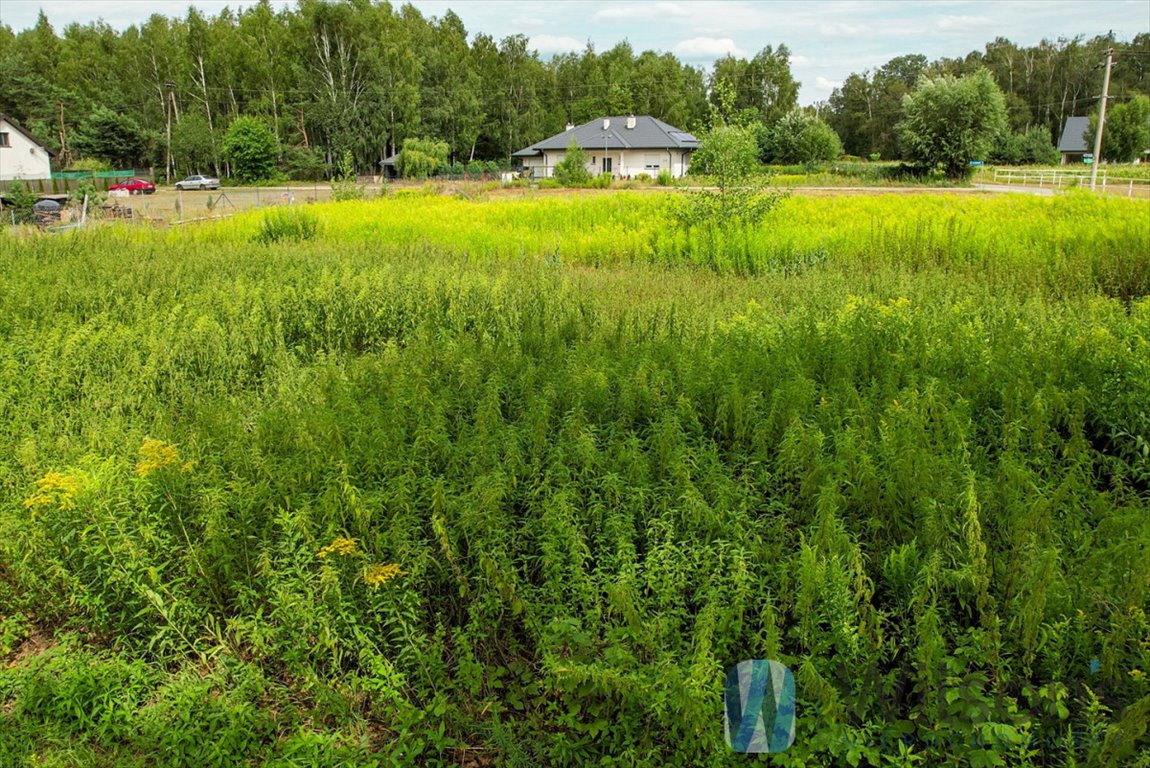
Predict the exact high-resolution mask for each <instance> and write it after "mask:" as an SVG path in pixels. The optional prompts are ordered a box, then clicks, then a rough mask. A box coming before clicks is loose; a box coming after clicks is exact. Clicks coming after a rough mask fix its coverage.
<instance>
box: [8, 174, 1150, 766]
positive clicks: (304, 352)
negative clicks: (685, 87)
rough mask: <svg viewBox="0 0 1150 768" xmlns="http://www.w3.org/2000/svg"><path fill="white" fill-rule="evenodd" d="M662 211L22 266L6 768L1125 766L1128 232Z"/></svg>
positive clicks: (1137, 231)
mask: <svg viewBox="0 0 1150 768" xmlns="http://www.w3.org/2000/svg"><path fill="white" fill-rule="evenodd" d="M665 205H666V202H665V199H664V198H663V197H662V196H660V195H651V194H634V195H631V194H624V193H620V194H613V195H601V196H584V197H574V198H560V199H542V198H533V197H524V198H521V199H514V200H497V201H479V200H474V201H467V200H452V199H444V198H437V197H428V196H425V195H419V194H415V193H412V194H401V195H396V196H394V197H392V198H389V199H386V200H382V201H374V202H363V203H342V204H331V205H323V206H315V207H312V208H309V209H308V210H309V211H310V212H314V214H315V218H314V219H312V218H310V217H309V218H308V220H307V226H306V230H307V231H308V232H310V233H312V234H310V235H309V238H310V239H301V240H291V241H289V240H279V241H276V239H275V238H263V239H264V240H265V242H260V239H261V237H260V233H261V231H267V229H266V228H267V227H268V226H269V223H268V222H271V224H270V225H271V226H273V228H275V227H280V228H286V229H285V231H287V230H291V231H293V232H294V231H295V230H294V229H293V227H294V226H295V225H294V224H292V226H288V224H289V223H291V222H288V220H286V219H284V220H283V222H280V220H279V219H276V220H274V221H273V220H270V219H265V218H264V216H263V214H261V213H252V214H248V215H244V216H239V217H236V218H232V219H228V220H226V221H223V222H219V223H212V224H205V225H203V226H200V227H197V228H190V229H181V230H178V231H152V230H141V229H132V228H130V227H125V226H110V227H105V228H100V229H95V230H91V231H81V232H75V233H71V234H70V235H68V236H58V237H27V236H18V235H16V234H13V233H8V234H0V765H16V766H23V765H61V766H63V765H68V766H72V765H79V766H102V765H109V764H115V765H127V766H159V765H163V766H183V765H187V766H193V765H194V766H230V765H245V766H247V765H261V766H265V765H266V766H277V767H278V766H291V765H309V766H310V765H333V766H334V765H359V766H369V765H409V764H413V763H414V764H421V765H458V764H460V762H461V761H462V760H464V759H465V757H467V756H480V757H482V758H483V759H484V760H490V761H496V762H498V763H499V764H504V765H513V766H514V765H523V766H528V765H586V764H598V765H636V764H638V765H660V766H662V765H682V766H696V765H715V766H722V765H743V764H745V758H741V757H737V756H734V755H732V754H730V753H729V752H728V751H727V748H726V747H725V745H724V744H723V737H722V708H721V693H722V677H723V673H724V670H725V669H726V668H727V667H729V666H731V665H733V664H734V663H736V662H738V661H740V660H742V659H746V658H774V659H779V660H781V661H784V662H785V663H787V664H788V665H789V666H790V667H791V668H792V669H793V670H794V671H795V674H796V679H797V682H798V698H799V701H798V714H799V721H798V734H797V738H796V742H795V745H794V746H793V747H792V748H791V750H790V751H788V752H787V753H785V754H784V755H782V756H779V757H776V758H773V759H772V760H771V763H772V764H777V765H795V766H797V765H830V764H851V765H855V764H857V765H876V766H877V765H889V764H903V765H912V764H921V765H954V766H957V765H999V764H1005V765H1017V766H1039V765H1042V766H1071V765H1112V766H1119V765H1145V764H1146V761H1145V758H1144V757H1138V756H1139V755H1140V754H1141V753H1142V752H1145V748H1146V747H1147V740H1146V717H1147V712H1148V711H1150V698H1148V697H1150V683H1148V682H1147V674H1150V644H1148V643H1147V637H1148V636H1150V620H1148V619H1147V616H1146V610H1147V603H1148V601H1147V596H1148V591H1150V581H1148V580H1147V577H1146V574H1147V573H1150V519H1148V518H1147V515H1146V510H1147V507H1148V502H1150V458H1148V453H1150V449H1148V448H1147V446H1148V444H1150V443H1148V441H1150V410H1148V409H1147V405H1146V404H1147V403H1148V402H1150V299H1147V294H1150V286H1148V283H1147V281H1148V280H1150V251H1148V249H1147V248H1145V247H1144V246H1145V245H1146V244H1147V243H1148V242H1150V216H1148V215H1147V214H1148V212H1150V208H1148V207H1147V204H1146V203H1142V202H1138V201H1126V200H1102V199H1095V198H1089V197H1084V196H1083V197H1079V196H1069V197H1061V198H1057V199H1036V198H1029V197H1004V198H968V197H962V198H959V197H938V196H934V197H932V196H919V195H916V196H909V197H903V196H900V197H899V198H897V199H890V198H826V199H803V198H792V199H790V200H788V201H786V202H785V203H784V204H783V205H782V206H781V207H780V208H779V209H777V210H776V212H775V213H774V214H772V216H771V217H770V218H769V219H768V220H767V221H766V222H765V223H764V224H763V225H762V226H761V227H757V228H754V229H751V230H749V231H737V230H730V229H724V228H718V229H706V230H698V231H693V232H688V233H683V232H677V231H674V230H673V229H672V227H671V225H670V224H669V221H668V218H667V216H666V212H665ZM281 225H282V227H281ZM313 225H314V226H313ZM277 231H279V230H278V229H277ZM345 539H347V540H351V541H350V542H349V541H345ZM383 566H393V567H391V568H384V567H383ZM1095 659H1097V667H1098V669H1097V671H1096V672H1092V670H1091V662H1092V660H1095ZM900 740H902V742H903V745H902V746H901V748H900V746H899V741H900ZM900 749H901V751H902V755H903V756H902V757H900ZM907 754H909V755H910V756H909V757H908V756H907ZM900 760H901V762H899V761H900ZM1139 760H1141V762H1138V761H1139Z"/></svg>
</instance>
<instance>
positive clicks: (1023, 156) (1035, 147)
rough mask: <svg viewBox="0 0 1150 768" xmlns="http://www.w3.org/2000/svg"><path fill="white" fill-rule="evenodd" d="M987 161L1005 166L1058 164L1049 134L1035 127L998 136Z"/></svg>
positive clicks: (1039, 127) (1038, 126)
mask: <svg viewBox="0 0 1150 768" xmlns="http://www.w3.org/2000/svg"><path fill="white" fill-rule="evenodd" d="M987 159H988V160H989V161H990V162H992V163H1002V164H1005V165H1054V164H1055V163H1057V162H1058V150H1057V149H1055V147H1054V143H1053V142H1052V141H1051V140H1050V133H1049V132H1048V131H1047V130H1046V129H1045V128H1043V127H1042V126H1040V125H1035V126H1032V127H1030V128H1028V129H1026V131H1025V132H1024V133H1016V134H1000V135H999V137H998V140H997V141H996V142H995V146H994V149H993V150H992V151H991V153H990V155H989V156H988V157H987Z"/></svg>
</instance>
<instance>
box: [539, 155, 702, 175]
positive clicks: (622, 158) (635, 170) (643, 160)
mask: <svg viewBox="0 0 1150 768" xmlns="http://www.w3.org/2000/svg"><path fill="white" fill-rule="evenodd" d="M583 151H584V152H585V153H586V154H587V171H588V173H590V174H591V175H592V176H598V175H599V174H600V173H601V172H602V170H603V157H604V155H603V150H599V151H598V152H596V151H595V150H594V149H584V150H583ZM566 154H567V153H566V152H563V151H558V150H544V151H543V154H542V155H540V156H538V157H525V158H523V166H524V167H525V168H528V169H530V170H531V175H532V177H533V178H536V179H549V178H551V176H552V175H553V174H554V171H555V165H556V164H557V163H559V161H561V160H562V159H563V157H564V155H566ZM606 156H607V157H609V158H611V173H613V174H614V175H615V178H620V177H625V176H629V177H631V178H634V177H635V176H638V175H639V174H640V173H646V174H648V175H649V176H651V177H652V178H653V177H655V176H657V175H658V174H659V171H661V170H663V169H667V170H669V171H670V172H671V175H672V176H674V177H675V178H679V177H680V176H683V175H684V174H686V173H687V171H688V169H690V167H691V150H689V149H688V150H683V149H670V150H668V149H624V150H619V149H612V150H609V151H608V152H607V155H606Z"/></svg>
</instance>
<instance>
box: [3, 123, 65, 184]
mask: <svg viewBox="0 0 1150 768" xmlns="http://www.w3.org/2000/svg"><path fill="white" fill-rule="evenodd" d="M52 154H53V153H52V151H51V150H49V149H48V148H47V147H45V146H44V145H43V144H41V143H40V142H39V141H37V140H36V137H34V136H33V135H32V134H30V133H28V131H26V130H24V129H23V128H22V127H20V125H19V124H18V123H16V122H15V121H14V120H12V119H11V118H9V117H8V116H6V115H0V181H16V180H17V179H19V180H24V181H29V180H37V179H50V178H52Z"/></svg>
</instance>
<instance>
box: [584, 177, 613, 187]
mask: <svg viewBox="0 0 1150 768" xmlns="http://www.w3.org/2000/svg"><path fill="white" fill-rule="evenodd" d="M614 180H615V175H614V174H611V173H601V174H599V175H598V176H596V177H595V178H593V179H591V182H590V184H588V185H587V186H589V187H591V188H592V189H607V188H608V187H610V186H611V182H612V181H614Z"/></svg>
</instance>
